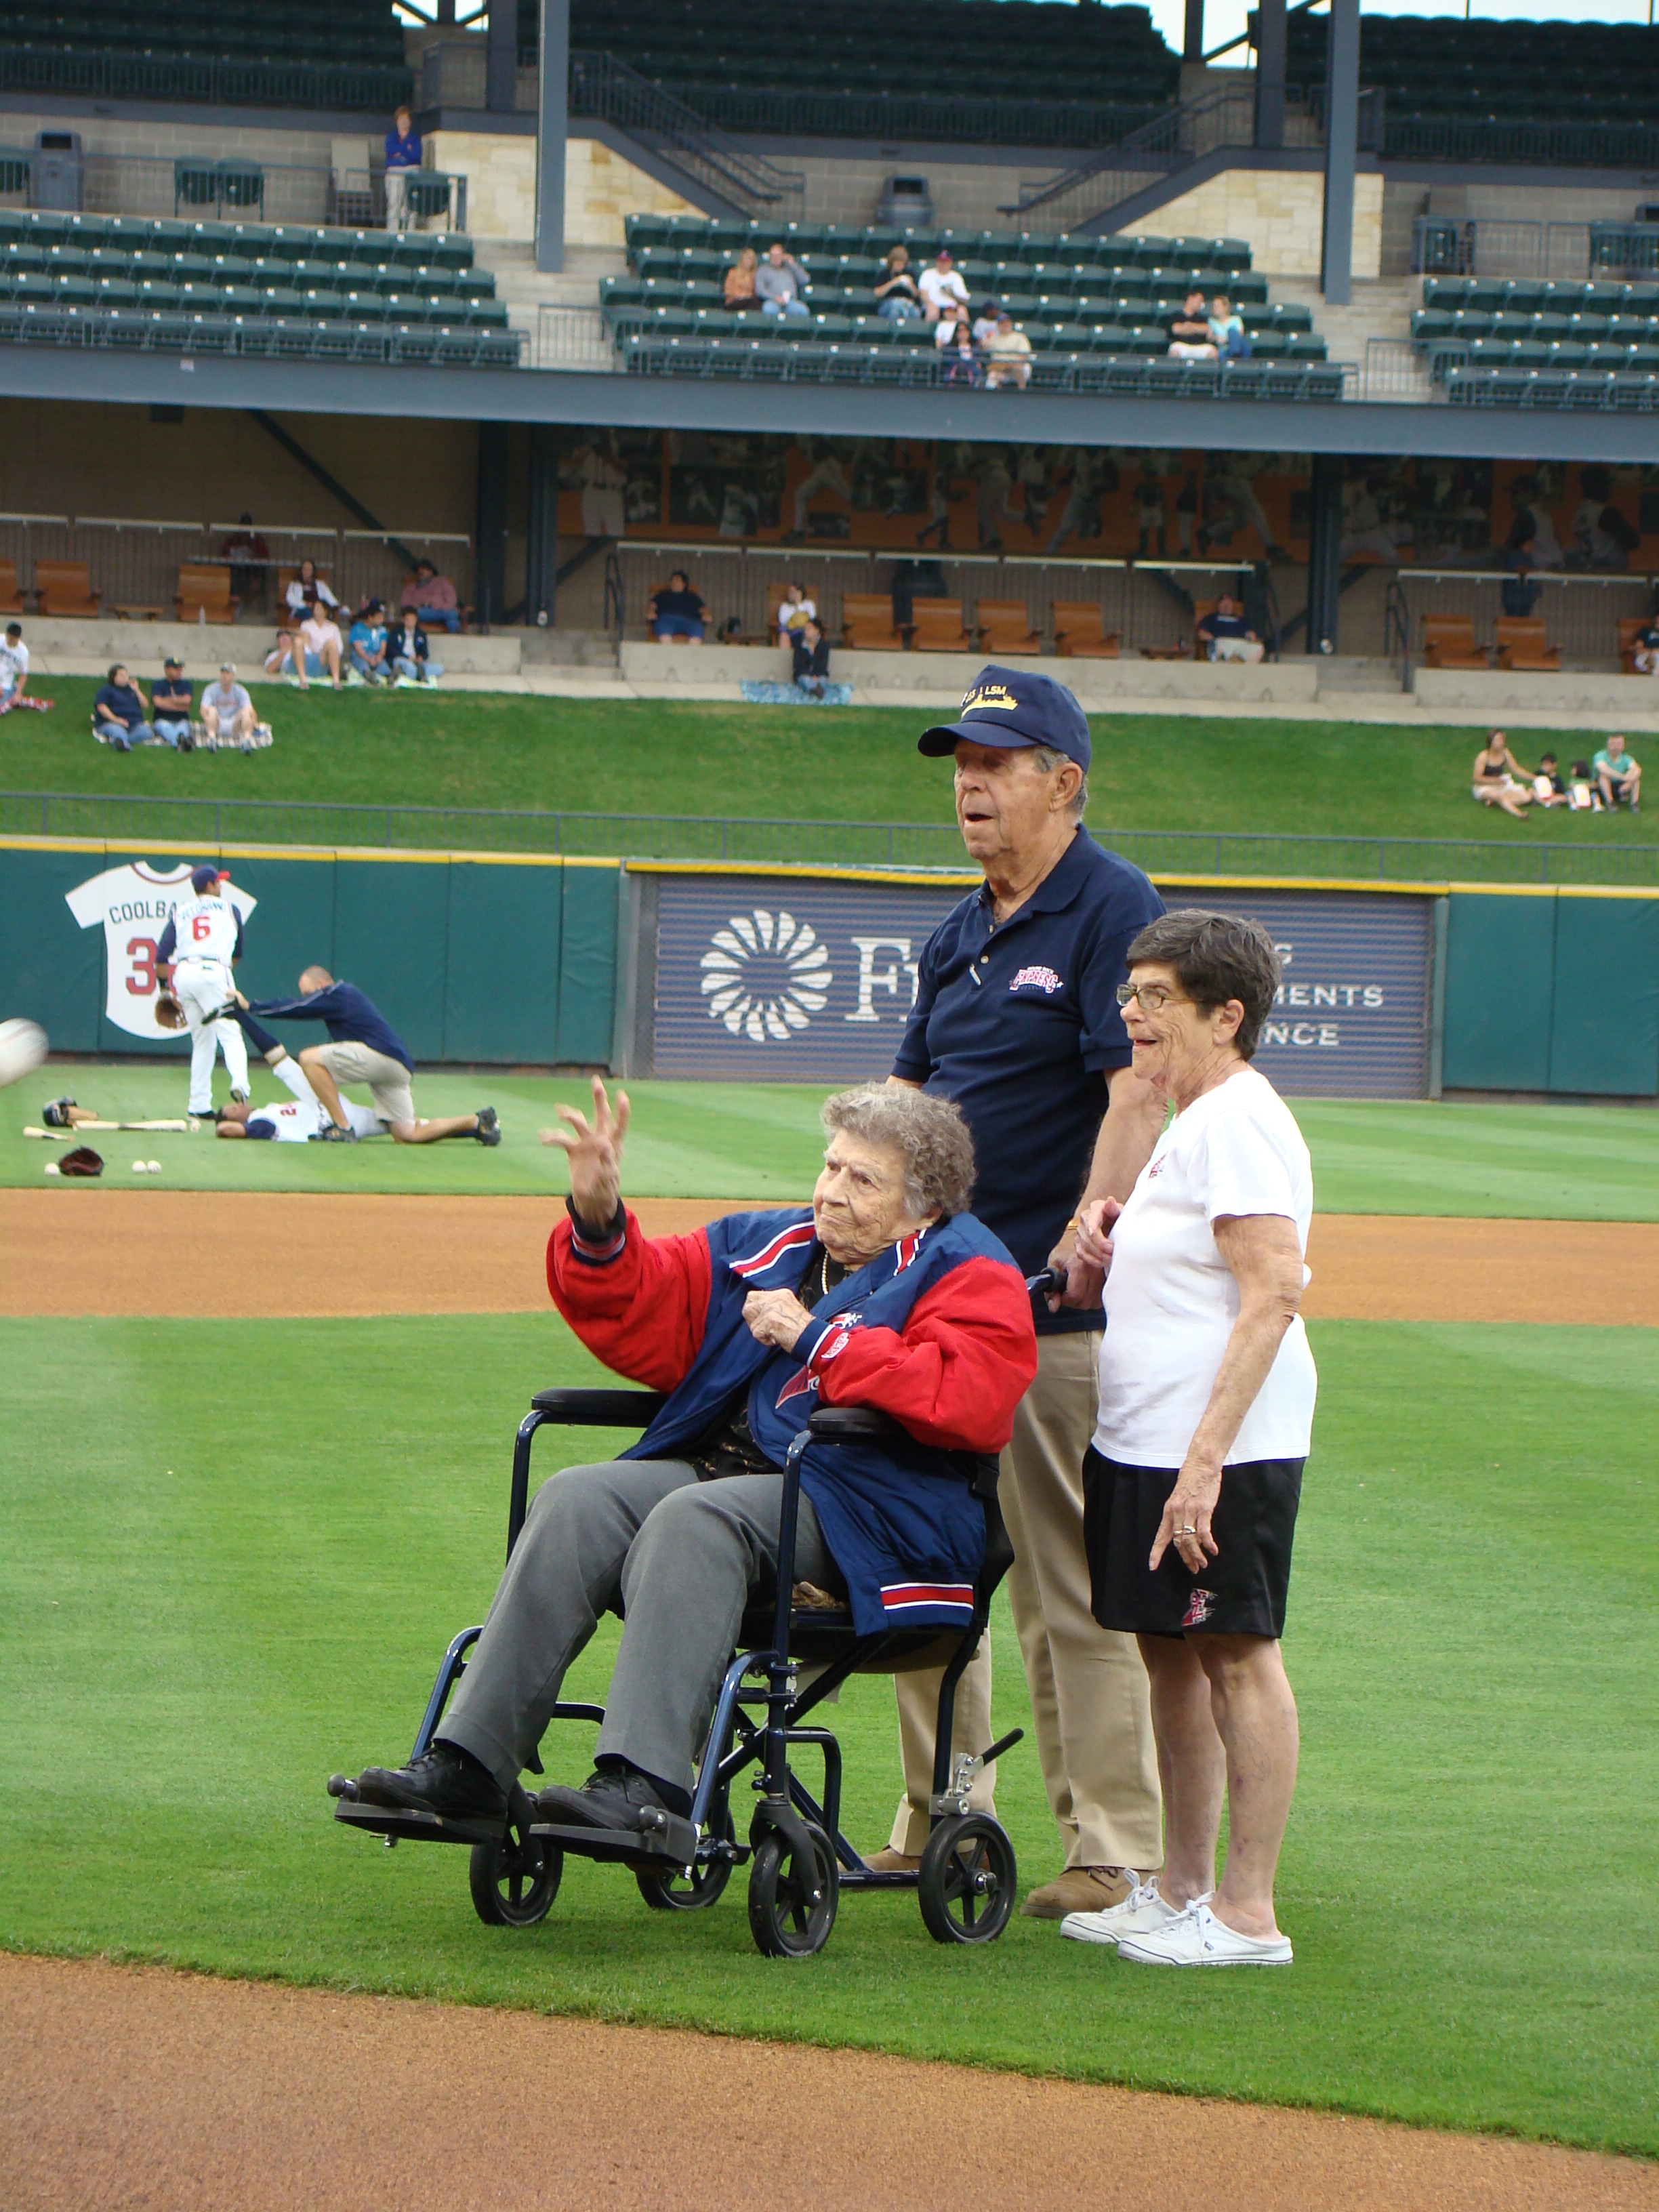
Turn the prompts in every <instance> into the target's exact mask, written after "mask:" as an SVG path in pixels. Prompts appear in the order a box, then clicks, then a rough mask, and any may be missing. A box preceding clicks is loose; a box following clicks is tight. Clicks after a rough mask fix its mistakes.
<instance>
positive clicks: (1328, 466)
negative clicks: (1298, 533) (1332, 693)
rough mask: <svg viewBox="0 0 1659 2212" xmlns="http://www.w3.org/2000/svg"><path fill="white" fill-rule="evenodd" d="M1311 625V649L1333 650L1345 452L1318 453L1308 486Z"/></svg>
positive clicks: (1309, 614)
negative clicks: (1343, 458)
mask: <svg viewBox="0 0 1659 2212" xmlns="http://www.w3.org/2000/svg"><path fill="white" fill-rule="evenodd" d="M1308 505H1309V512H1308V629H1307V649H1308V651H1309V652H1310V653H1334V652H1335V651H1336V631H1337V622H1338V619H1339V617H1338V603H1339V601H1340V596H1341V590H1340V586H1341V567H1340V562H1339V560H1338V557H1337V556H1338V555H1339V554H1340V551H1341V547H1342V456H1341V455H1340V453H1316V454H1315V455H1314V456H1313V475H1312V479H1311V481H1310V483H1309V486H1308Z"/></svg>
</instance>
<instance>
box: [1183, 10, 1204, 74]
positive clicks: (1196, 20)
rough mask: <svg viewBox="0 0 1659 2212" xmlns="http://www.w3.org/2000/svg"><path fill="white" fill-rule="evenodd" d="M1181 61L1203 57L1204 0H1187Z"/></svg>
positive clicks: (1197, 60) (1200, 59)
mask: <svg viewBox="0 0 1659 2212" xmlns="http://www.w3.org/2000/svg"><path fill="white" fill-rule="evenodd" d="M1181 58H1182V61H1183V62H1201V61H1202V60H1203V58H1204V0H1187V35H1186V37H1185V38H1184V39H1183V40H1182V42H1181Z"/></svg>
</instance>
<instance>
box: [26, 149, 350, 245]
mask: <svg viewBox="0 0 1659 2212" xmlns="http://www.w3.org/2000/svg"><path fill="white" fill-rule="evenodd" d="M46 158H48V159H52V160H61V158H62V157H61V156H60V155H51V156H47V157H46ZM41 159H42V157H41V156H40V155H39V154H38V153H37V152H35V151H34V150H33V149H29V148H24V147H19V148H15V149H4V151H3V155H0V205H3V206H6V207H33V206H37V205H40V204H41V194H40V191H38V190H37V189H36V181H37V176H38V170H39V164H40V160H41ZM181 171H189V172H190V173H191V174H192V175H193V176H195V177H197V178H199V179H202V180H203V183H204V185H207V184H211V185H212V186H213V187H214V189H212V190H208V191H205V195H204V196H201V193H200V188H199V187H193V186H192V185H191V182H190V181H189V180H188V179H187V178H185V177H181V174H180V172H181ZM225 182H226V179H225V176H224V174H223V173H216V165H215V163H214V162H213V161H212V160H211V159H210V158H206V159H204V161H203V162H202V163H201V164H199V165H197V164H193V163H190V162H186V161H174V160H173V158H172V157H171V156H168V157H167V159H165V160H163V159H162V158H161V157H160V156H156V155H147V154H106V153H100V152H98V151H96V150H95V149H88V151H87V152H86V153H85V154H84V155H82V169H81V191H80V199H79V210H80V212H82V214H86V215H136V216H173V215H182V216H189V217H191V218H192V219H197V220H207V221H210V222H220V221H223V222H272V223H298V224H301V225H303V226H306V227H311V226H313V225H318V224H323V223H330V222H334V221H336V219H337V218H336V216H335V212H334V209H335V179H334V176H333V173H332V172H331V170H329V169H326V168H324V167H320V166H318V165H315V164H313V163H309V162H302V161H260V162H249V163H247V164H246V166H243V165H241V164H240V163H239V164H238V165H237V168H236V170H235V172H234V176H233V177H232V178H231V179H230V185H231V189H232V191H233V192H234V199H233V201H232V203H231V204H228V205H227V204H226V200H225V197H224V189H223V188H224V185H225ZM52 204H56V203H55V202H54V203H52Z"/></svg>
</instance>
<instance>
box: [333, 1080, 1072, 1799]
mask: <svg viewBox="0 0 1659 2212" xmlns="http://www.w3.org/2000/svg"><path fill="white" fill-rule="evenodd" d="M559 1111H560V1113H561V1115H562V1116H563V1118H564V1120H565V1121H566V1123H567V1124H568V1127H567V1128H565V1129H562V1130H555V1131H549V1132H548V1133H547V1141H549V1142H550V1143H554V1144H558V1145H562V1146H563V1147H564V1149H565V1151H566V1152H567V1153H568V1155H569V1159H570V1188H571V1196H570V1198H569V1200H568V1201H567V1212H568V1215H569V1218H568V1220H565V1221H561V1222H560V1223H559V1225H558V1226H557V1228H556V1229H555V1231H554V1232H553V1236H552V1239H551V1241H550V1243H549V1246H548V1252H547V1279H548V1285H549V1287H550V1290H551V1291H552V1294H553V1301H554V1304H556V1306H557V1307H558V1309H559V1310H560V1312H561V1313H562V1315H563V1316H564V1317H565V1319H566V1320H567V1321H568V1322H569V1323H570V1325H571V1327H572V1328H574V1330H575V1332H576V1334H577V1335H578V1336H579V1337H580V1339H581V1340H582V1341H583V1343H584V1344H585V1345H586V1346H587V1347H588V1349H589V1350H590V1351H592V1352H596V1353H597V1354H598V1355H599V1358H601V1359H603V1360H604V1361H605V1363H606V1364H608V1365H610V1366H611V1367H614V1368H615V1369H616V1370H617V1372H618V1373H619V1374H623V1375H625V1376H628V1377H629V1380H630V1381H632V1382H635V1383H645V1384H647V1385H648V1386H649V1387H650V1388H651V1389H656V1390H664V1391H667V1392H668V1393H669V1394H670V1395H669V1398H668V1402H667V1404H666V1405H665V1407H663V1409H662V1411H661V1412H660V1413H659V1414H658V1415H657V1417H656V1419H655V1420H653V1422H652V1424H651V1425H650V1427H649V1428H648V1429H647V1431H646V1433H645V1435H644V1436H643V1437H641V1440H640V1442H639V1443H637V1444H635V1445H634V1446H633V1447H632V1449H630V1450H629V1452H628V1453H626V1454H625V1455H623V1457H622V1458H621V1459H619V1460H611V1461H607V1462H604V1463H603V1464H601V1465H598V1466H592V1467H574V1468H565V1469H564V1470H563V1472H562V1474H556V1475H554V1476H553V1477H552V1478H551V1479H550V1480H549V1481H548V1482H547V1483H545V1484H544V1486H543V1487H542V1489H541V1490H540V1491H539V1492H538V1494H537V1497H536V1500H535V1503H534V1504H532V1507H531V1509H530V1515H529V1518H528V1519H527V1520H526V1522H525V1526H524V1532H523V1534H521V1535H520V1539H519V1541H518V1543H517V1544H516V1546H515V1547H513V1556H512V1559H510V1561H509V1562H508V1565H507V1573H506V1575H505V1576H504V1577H502V1580H501V1587H500V1589H498V1590H497V1592H496V1594H495V1603H494V1604H493V1605H492V1606H491V1607H490V1609H489V1620H487V1622H486V1623H485V1625H484V1630H483V1635H482V1636H481V1637H480V1638H479V1639H478V1644H477V1650H475V1652H474V1653H473V1656H472V1657H471V1661H470V1662H468V1665H467V1668H466V1672H465V1675H464V1676H463V1678H462V1680H461V1682H460V1685H459V1688H458V1689H457V1691H456V1692H455V1697H454V1700H453V1704H452V1705H451V1706H450V1708H449V1711H448V1712H447V1714H446V1715H445V1717H444V1718H443V1721H442V1723H441V1726H440V1729H439V1732H438V1735H437V1736H436V1738H435V1741H434V1742H433V1746H432V1748H431V1749H430V1750H429V1751H428V1752H427V1753H425V1754H424V1755H423V1756H422V1758H420V1759H416V1761H414V1763H413V1764H412V1765H409V1766H406V1767H401V1768H398V1769H397V1770H395V1771H388V1770H387V1769H386V1768H382V1767H371V1768H369V1770H368V1771H367V1772H366V1773H365V1774H364V1775H363V1776H362V1778H361V1779H360V1781H359V1783H358V1785H357V1786H358V1793H359V1796H360V1797H361V1798H362V1799H364V1800H366V1801H368V1802H372V1803H379V1804H385V1805H393V1806H406V1807H411V1808H415V1809H416V1810H421V1811H428V1812H435V1813H438V1814H447V1815H452V1816H466V1815H471V1816H473V1817H479V1816H483V1817H486V1818H491V1819H499V1818H501V1817H503V1816H504V1814H505V1812H506V1807H507V1790H508V1789H509V1788H510V1787H511V1785H512V1784H513V1783H514V1782H515V1781H516V1780H517V1779H518V1777H519V1774H520V1770H521V1769H522V1768H523V1767H525V1766H526V1765H527V1764H528V1763H529V1761H530V1759H531V1758H532V1755H533V1753H534V1752H535V1750H536V1747H537V1746H538V1744H539V1743H540V1741H541V1739H542V1735H543V1732H544V1729H546V1727H547V1724H548V1721H549V1719H550V1717H551V1714H552V1711H553V1705H554V1701H555V1700H556V1698H557V1697H558V1694H559V1686H560V1684H561V1682H562V1680H563V1678H564V1674H565V1670H566V1669H567V1668H568V1666H569V1665H570V1663H571V1662H572V1660H574V1658H575V1656H576V1655H577V1653H578V1652H580V1650H581V1649H582V1647H583V1646H584V1645H585V1644H586V1643H587V1641H588V1639H589V1638H590V1637H591V1636H592V1633H593V1631H594V1629H595V1627H596V1626H598V1623H599V1615H600V1614H601V1613H606V1612H616V1613H620V1612H622V1611H623V1606H624V1602H625V1604H626V1609H627V1610H626V1626H624V1628H623V1638H622V1645H621V1648H620V1650H618V1652H617V1663H616V1668H615V1669H614V1671H613V1673H612V1674H611V1689H610V1693H609V1696H608V1697H607V1699H606V1700H605V1725H604V1726H603V1728H602V1729H600V1731H599V1743H598V1746H597V1752H596V1759H595V1766H594V1771H593V1772H592V1774H591V1775H590V1776H589V1778H588V1779H587V1780H586V1782H585V1783H584V1784H583V1785H582V1787H581V1788H580V1790H568V1789H550V1790H543V1791H542V1793H541V1795H540V1796H539V1797H538V1800H537V1806H538V1810H539V1812H540V1813H541V1814H542V1816H543V1818H544V1819H548V1820H554V1821H556V1823H558V1824H559V1825H561V1826H569V1825H571V1824H574V1825H577V1826H588V1827H595V1828H607V1829H631V1830H637V1829H638V1828H639V1827H640V1826H641V1825H642V1816H643V1815H644V1814H647V1812H650V1811H653V1810H654V1809H658V1808H668V1809H669V1810H671V1811H674V1812H677V1813H679V1814H685V1813H687V1812H689V1811H690V1804H691V1790H692V1783H693V1762H694V1760H695V1759H696V1756H697V1754H698V1753H699V1752H700V1751H701V1749H702V1742H703V1738H704V1736H705V1735H706V1733H707V1731H708V1723H709V1719H710V1716H711V1715H712V1713H713V1711H714V1700H715V1697H716V1695H717V1693H718V1691H719V1687H720V1678H721V1675H722V1674H723V1672H724V1670H725V1668H726V1662H727V1660H728V1659H729V1658H730V1656H731V1653H732V1646H733V1644H734V1642H735V1640H736V1638H737V1635H738V1624H739V1623H740V1621H741V1620H742V1618H743V1613H744V1607H745V1605H746V1603H747V1602H748V1601H749V1599H750V1596H751V1595H753V1594H755V1593H756V1592H758V1591H764V1590H765V1589H767V1588H768V1585H769V1583H771V1581H772V1578H773V1577H774V1576H775V1571H776V1565H777V1545H778V1524H779V1516H780V1513H781V1506H782V1498H783V1484H782V1482H781V1479H780V1474H779V1470H780V1468H781V1466H782V1464H783V1461H784V1457H785V1455H786V1454H787V1451H788V1449H789V1445H790V1443H791V1441H792V1439H793V1437H795V1436H796V1435H797V1434H798V1432H799V1431H800V1430H801V1429H802V1428H803V1427H805V1424H806V1422H807V1420H808V1419H809V1418H810V1417H811V1413H813V1411H814V1410H815V1408H816V1407H818V1406H819V1405H839V1406H874V1407H880V1408H881V1409H882V1410H883V1411H884V1412H885V1413H890V1414H891V1415H893V1416H894V1418H895V1419H897V1420H898V1421H899V1422H901V1423H902V1425H903V1426H904V1428H905V1429H906V1430H907V1431H908V1433H909V1437H910V1439H911V1440H912V1441H910V1442H909V1443H906V1444H904V1445H902V1446H898V1447H894V1446H892V1445H884V1444H876V1443H872V1444H870V1445H867V1446H865V1445H859V1446H847V1447H844V1448H838V1449H835V1450H829V1449H815V1450H809V1451H808V1452H807V1453H806V1454H805V1459H804V1461H803V1462H802V1477H801V1498H800V1518H799V1525H798V1528H797V1531H796V1539H795V1560H794V1571H795V1576H796V1577H797V1579H798V1580H800V1581H805V1582H809V1583H815V1584H817V1587H818V1588H819V1589H823V1590H828V1591H829V1592H831V1593H832V1594H834V1595H836V1596H841V1595H843V1594H844V1595H845V1597H846V1601H847V1602H848V1604H849V1605H850V1607H851V1609H852V1613H853V1619H854V1626H855V1627H856V1628H857V1630H858V1632H860V1635H870V1634H874V1633H878V1632H880V1631H881V1630H882V1629H883V1628H884V1627H886V1626H889V1625H893V1624H904V1625H907V1626H908V1625H911V1624H915V1625H918V1626H930V1625H937V1626H939V1627H941V1628H948V1627H956V1628H960V1627H962V1626H965V1625H966V1623H967V1622H968V1621H969V1620H970V1619H971V1617H972V1611H973V1595H974V1577H975V1574H976V1572H977V1571H978V1569H979V1566H980V1563H981V1559H982V1558H983V1556H984V1549H985V1515H984V1510H983V1508H982V1507H981V1504H980V1502H979V1498H978V1497H977V1496H976V1495H975V1489H974V1483H975V1480H976V1479H978V1478H979V1477H980V1476H981V1474H982V1473H983V1472H984V1470H985V1468H986V1467H987V1463H988V1466H989V1468H990V1470H991V1472H992V1473H993V1474H994V1468H995V1461H994V1458H991V1457H990V1455H993V1454H994V1453H996V1452H998V1451H1000V1449H1001V1448H1002V1447H1003V1445H1004V1444H1006V1443H1007V1441H1008V1437H1009V1434H1010V1432H1011V1431H1012V1427H1013V1419H1014V1408H1015V1407H1016V1406H1017V1405H1018V1402H1019V1400H1020V1398H1021V1396H1022V1395H1024V1390H1025V1389H1026V1386H1027V1384H1028V1383H1030V1379H1031V1377H1032V1376H1033V1375H1034V1374H1035V1372H1036V1334H1035V1332H1034V1330H1033V1327H1032V1322H1031V1302H1030V1297H1028V1296H1027V1294H1026V1290H1025V1285H1024V1279H1023V1278H1022V1276H1021V1274H1020V1273H1019V1270H1018V1267H1016V1266H1015V1265H1014V1262H1013V1261H1012V1258H1011V1257H1010V1256H1009V1254H1008V1252H1007V1250H1006V1249H1005V1247H1004V1246H1003V1245H1001V1244H1000V1243H999V1242H998V1241H997V1239H996V1238H995V1237H993V1236H992V1235H991V1233H990V1231H988V1230H987V1229H985V1228H984V1227H982V1226H981V1224H980V1223H979V1222H978V1221H976V1220H975V1218H974V1217H973V1215H972V1214H971V1213H969V1212H968V1211H967V1207H968V1203H969V1198H970V1197H971V1195H972V1192H973V1180H974V1152H973V1139H971V1137H970V1136H969V1133H968V1127H967V1124H966V1122H964V1121H963V1119H962V1116H961V1115H960V1113H959V1112H958V1111H957V1108H956V1107H955V1106H953V1105H951V1103H949V1102H948V1101H946V1100H945V1099H942V1098H935V1097H929V1096H927V1094H925V1093H923V1092H921V1091H907V1090H901V1089H898V1088H896V1087H890V1086H886V1085H880V1086H878V1085H871V1086H868V1087H866V1088H865V1089H861V1090H858V1091H842V1092H841V1093H840V1094H839V1095H838V1096H836V1097H833V1098H831V1099H829V1101H828V1102H827V1103H826V1104H825V1106H824V1108H823V1127H824V1130H825V1133H826V1134H827V1135H828V1138H829V1146H828V1148H827V1150H826V1151H825V1152H824V1156H823V1173H822V1174H821V1175H820V1176H819V1177H818V1180H817V1188H816V1189H815V1190H814V1192H813V1194H812V1203H811V1206H810V1207H808V1206H789V1207H786V1208H783V1209H782V1210H781V1211H779V1212H766V1213H737V1214H731V1215H728V1216H727V1217H726V1218H725V1219H724V1220H721V1221H714V1222H711V1223H709V1225H708V1227H707V1228H704V1229H701V1230H699V1231H697V1232H696V1235H695V1236H691V1237H644V1236H642V1235H641V1231H640V1225H639V1222H638V1220H637V1219H636V1218H635V1216H634V1215H633V1214H632V1213H631V1212H629V1211H628V1210H627V1208H626V1207H625V1206H623V1201H622V1195H621V1189H622V1158H623V1137H624V1135H625V1133H626V1131H627V1128H628V1100H627V1097H626V1094H619V1095H618V1097H617V1110H616V1113H615V1115H614V1116H613V1115H612V1113H611V1104H610V1101H609V1099H608V1098H607V1097H606V1096H605V1085H603V1084H602V1083H601V1082H599V1080H598V1079H597V1078H596V1079H595V1080H594V1084H593V1116H592V1121H591V1122H590V1121H589V1120H588V1119H587V1117H586V1115H582V1114H580V1113H578V1112H576V1111H575V1109H574V1108H570V1107H563V1106H562V1107H561V1108H560V1109H559Z"/></svg>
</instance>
